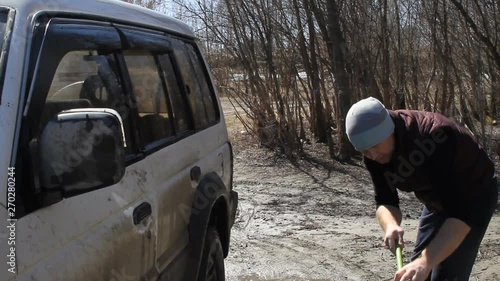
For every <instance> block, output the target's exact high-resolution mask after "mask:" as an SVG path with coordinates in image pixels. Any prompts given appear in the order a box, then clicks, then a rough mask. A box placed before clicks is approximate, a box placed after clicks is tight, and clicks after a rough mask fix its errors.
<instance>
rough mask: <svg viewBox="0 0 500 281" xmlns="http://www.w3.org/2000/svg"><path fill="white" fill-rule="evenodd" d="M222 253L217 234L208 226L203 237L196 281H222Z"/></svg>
mask: <svg viewBox="0 0 500 281" xmlns="http://www.w3.org/2000/svg"><path fill="white" fill-rule="evenodd" d="M224 280H225V276H224V253H223V251H222V244H221V242H220V238H219V233H218V232H217V230H216V229H215V227H213V226H210V227H208V229H207V234H206V236H205V245H204V246H203V254H202V256H201V267H200V271H199V276H198V281H224Z"/></svg>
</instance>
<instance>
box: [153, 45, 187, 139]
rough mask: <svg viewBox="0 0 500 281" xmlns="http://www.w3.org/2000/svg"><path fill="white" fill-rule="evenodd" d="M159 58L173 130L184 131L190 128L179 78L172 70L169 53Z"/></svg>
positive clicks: (185, 101)
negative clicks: (170, 109)
mask: <svg viewBox="0 0 500 281" xmlns="http://www.w3.org/2000/svg"><path fill="white" fill-rule="evenodd" d="M159 59H160V64H161V69H162V73H163V77H164V79H165V81H166V86H167V92H168V96H169V98H170V102H171V104H172V115H173V116H172V117H173V118H174V124H175V131H176V132H177V133H184V132H186V131H189V130H190V129H191V126H190V120H189V115H190V114H189V105H188V103H187V100H186V99H185V97H184V96H183V94H182V92H181V90H180V88H179V79H178V77H177V75H176V73H175V71H174V67H173V64H172V59H171V57H170V55H168V54H167V55H162V56H160V57H159Z"/></svg>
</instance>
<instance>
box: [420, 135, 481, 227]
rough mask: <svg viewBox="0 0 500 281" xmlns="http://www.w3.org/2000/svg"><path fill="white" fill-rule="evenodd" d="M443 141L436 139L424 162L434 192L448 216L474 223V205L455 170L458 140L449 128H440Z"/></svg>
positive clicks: (468, 223) (470, 223) (470, 224)
mask: <svg viewBox="0 0 500 281" xmlns="http://www.w3.org/2000/svg"><path fill="white" fill-rule="evenodd" d="M438 130H441V137H440V140H441V141H434V142H433V143H434V144H435V149H434V151H432V152H431V153H430V155H429V157H428V158H427V160H426V163H425V164H424V165H425V167H426V169H427V173H428V174H429V179H430V182H431V185H432V188H433V190H434V192H436V194H437V196H438V197H439V199H440V200H441V204H442V207H443V209H444V211H445V213H446V215H447V216H448V217H452V218H456V219H459V220H461V221H463V222H464V223H466V224H467V225H469V226H472V224H474V220H475V219H474V208H475V207H476V208H477V206H474V205H475V204H471V202H468V200H467V198H465V195H464V193H463V192H462V190H463V188H464V187H462V186H460V184H461V183H459V182H458V181H457V175H456V171H455V154H456V151H457V149H460V148H459V147H457V140H456V136H455V135H454V133H453V132H452V131H451V129H449V128H440V129H438Z"/></svg>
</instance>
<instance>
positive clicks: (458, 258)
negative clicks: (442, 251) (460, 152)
mask: <svg viewBox="0 0 500 281" xmlns="http://www.w3.org/2000/svg"><path fill="white" fill-rule="evenodd" d="M492 185H493V186H492V190H491V192H490V193H489V194H488V195H487V196H486V200H485V201H486V202H485V201H483V202H484V203H486V204H481V205H480V206H476V208H481V209H482V210H483V211H484V212H481V217H478V221H477V224H476V225H474V226H472V227H471V230H470V232H469V233H468V234H467V236H466V237H465V239H464V241H463V242H462V244H460V246H459V247H458V248H457V249H456V250H455V252H453V253H452V254H451V255H450V256H449V257H448V258H447V259H445V260H444V261H443V262H441V263H440V264H439V265H438V266H436V267H435V268H433V269H432V271H431V273H430V274H429V278H427V280H428V281H468V280H469V276H470V274H471V271H472V266H473V265H474V261H475V260H476V256H477V253H478V251H479V245H480V244H481V241H482V240H483V237H484V234H485V232H486V229H487V228H488V224H489V222H490V220H491V217H492V215H493V213H494V211H495V208H496V204H497V201H498V187H497V183H496V180H494V183H493V184H492ZM445 220H446V217H444V216H441V215H438V214H435V213H431V212H429V210H427V208H426V207H424V208H423V210H422V215H421V216H420V223H419V227H418V233H417V242H416V246H415V250H414V253H413V256H412V257H411V260H415V259H416V258H418V257H419V256H420V254H421V252H422V250H423V249H425V247H427V245H428V244H429V243H430V242H431V240H432V239H433V238H434V236H435V235H436V234H437V232H438V231H439V229H440V228H441V226H442V225H443V223H444V221H445Z"/></svg>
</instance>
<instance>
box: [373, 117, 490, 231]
mask: <svg viewBox="0 0 500 281" xmlns="http://www.w3.org/2000/svg"><path fill="white" fill-rule="evenodd" d="M389 113H390V114H391V117H392V119H393V121H394V124H395V129H394V133H395V134H394V135H395V151H394V154H393V156H392V158H391V161H390V163H388V164H379V163H377V162H375V161H372V160H370V159H368V158H366V157H365V159H364V160H365V165H366V167H367V169H368V171H369V172H370V174H371V176H372V180H373V183H374V186H375V201H376V203H377V206H379V205H393V206H396V207H399V197H398V193H397V190H402V191H407V192H411V191H413V192H414V193H415V196H416V197H417V198H418V199H419V200H420V201H421V202H422V203H423V204H424V205H425V206H426V207H427V208H428V209H429V210H430V211H431V212H437V213H440V214H443V215H444V216H447V217H455V218H458V219H460V220H462V221H464V222H465V223H467V224H468V225H469V226H472V225H473V224H474V222H475V220H476V218H475V216H476V215H477V213H478V212H477V209H478V208H481V207H482V206H481V204H482V203H483V202H487V200H486V199H487V198H486V197H487V196H488V195H489V194H491V193H489V192H488V191H489V190H490V189H491V186H492V180H493V178H494V173H495V171H494V164H493V162H492V161H491V160H490V158H489V157H488V155H487V153H486V152H485V151H484V149H483V148H482V147H481V146H480V145H479V144H478V143H477V141H476V140H475V138H474V137H473V136H472V134H471V133H470V132H469V130H468V129H465V128H463V127H461V126H459V125H457V124H456V123H454V122H453V121H451V120H450V119H448V118H446V117H444V116H442V115H440V114H437V113H432V112H423V111H412V110H396V111H391V110H389Z"/></svg>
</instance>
